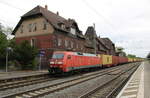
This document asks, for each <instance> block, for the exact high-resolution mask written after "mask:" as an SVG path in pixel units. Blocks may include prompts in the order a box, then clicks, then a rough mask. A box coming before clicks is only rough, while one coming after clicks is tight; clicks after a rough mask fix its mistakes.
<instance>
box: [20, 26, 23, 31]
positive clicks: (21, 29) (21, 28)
mask: <svg viewBox="0 0 150 98" xmlns="http://www.w3.org/2000/svg"><path fill="white" fill-rule="evenodd" d="M20 33H23V25H21V27H20Z"/></svg>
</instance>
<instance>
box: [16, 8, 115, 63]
mask: <svg viewBox="0 0 150 98" xmlns="http://www.w3.org/2000/svg"><path fill="white" fill-rule="evenodd" d="M13 34H14V35H15V39H16V43H21V42H22V41H23V40H28V41H29V42H30V43H31V46H34V47H37V48H38V49H39V51H41V50H42V51H45V55H44V57H43V60H42V61H43V62H45V65H46V64H47V61H48V59H49V58H51V56H52V54H53V52H54V51H77V52H87V53H96V54H97V53H98V54H112V55H114V51H115V50H111V49H114V44H113V43H112V42H111V41H110V40H105V39H102V38H99V37H97V35H96V32H95V29H94V28H93V27H92V26H90V27H88V28H87V31H86V33H85V35H83V34H82V31H81V30H80V29H79V27H78V24H77V22H76V21H75V20H73V19H65V18H63V17H61V16H60V15H59V13H58V12H57V13H53V12H51V11H49V10H48V9H47V6H45V8H43V7H41V6H37V7H35V8H33V9H32V10H31V11H29V12H27V13H26V14H24V15H23V16H22V17H21V19H20V21H19V22H18V24H17V26H16V27H15V29H14V30H13ZM110 42H111V43H110ZM106 44H108V45H106ZM43 64H44V63H43Z"/></svg>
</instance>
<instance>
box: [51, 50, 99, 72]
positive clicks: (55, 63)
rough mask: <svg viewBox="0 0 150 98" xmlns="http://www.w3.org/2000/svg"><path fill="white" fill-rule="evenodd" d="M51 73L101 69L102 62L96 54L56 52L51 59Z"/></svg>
mask: <svg viewBox="0 0 150 98" xmlns="http://www.w3.org/2000/svg"><path fill="white" fill-rule="evenodd" d="M49 62H50V66H49V69H48V70H49V72H50V73H61V72H69V71H73V70H78V69H83V68H91V67H101V66H102V60H101V58H100V57H98V56H96V55H95V54H88V53H80V52H66V51H64V52H63V51H58V52H54V53H53V56H52V59H50V61H49Z"/></svg>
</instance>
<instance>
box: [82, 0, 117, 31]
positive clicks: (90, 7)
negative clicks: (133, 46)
mask: <svg viewBox="0 0 150 98" xmlns="http://www.w3.org/2000/svg"><path fill="white" fill-rule="evenodd" d="M82 1H83V3H84V4H85V5H86V6H87V7H88V8H89V9H91V10H92V11H93V12H94V13H95V14H96V15H98V16H99V17H102V18H103V19H104V21H105V22H106V23H107V24H108V25H110V26H111V28H112V30H113V31H114V26H113V24H111V22H110V21H109V20H108V19H107V18H106V17H105V16H104V15H103V14H101V13H99V12H98V11H97V10H96V9H95V8H94V7H92V6H91V5H90V4H89V3H88V2H87V1H86V0H82ZM110 31H111V30H110ZM115 32H116V31H115Z"/></svg>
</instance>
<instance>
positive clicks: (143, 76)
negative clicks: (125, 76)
mask: <svg viewBox="0 0 150 98" xmlns="http://www.w3.org/2000/svg"><path fill="white" fill-rule="evenodd" d="M116 98H150V61H145V62H142V64H141V65H140V66H139V68H138V69H137V70H136V72H135V73H134V74H133V75H132V77H131V78H130V80H129V81H128V82H127V84H126V85H125V86H124V88H123V89H122V90H121V92H120V93H119V94H118V96H117V97H116Z"/></svg>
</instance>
